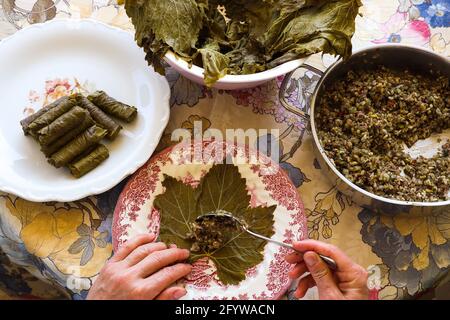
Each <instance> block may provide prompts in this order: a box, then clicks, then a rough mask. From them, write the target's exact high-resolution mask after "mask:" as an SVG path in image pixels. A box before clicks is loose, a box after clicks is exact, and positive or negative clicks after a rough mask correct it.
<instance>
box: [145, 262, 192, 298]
mask: <svg viewBox="0 0 450 320" xmlns="http://www.w3.org/2000/svg"><path fill="white" fill-rule="evenodd" d="M191 271H192V266H191V265H189V264H185V263H179V264H176V265H173V266H170V267H166V268H163V269H161V270H159V271H158V272H156V273H155V274H153V275H152V276H150V277H148V278H147V279H144V281H145V287H146V289H147V290H148V292H156V293H157V295H159V293H160V292H163V291H164V290H165V289H166V288H167V287H169V286H171V285H172V284H174V283H175V282H177V281H178V280H180V279H182V278H184V277H186V276H187V275H188V274H189V273H190V272H191ZM157 295H156V296H157Z"/></svg>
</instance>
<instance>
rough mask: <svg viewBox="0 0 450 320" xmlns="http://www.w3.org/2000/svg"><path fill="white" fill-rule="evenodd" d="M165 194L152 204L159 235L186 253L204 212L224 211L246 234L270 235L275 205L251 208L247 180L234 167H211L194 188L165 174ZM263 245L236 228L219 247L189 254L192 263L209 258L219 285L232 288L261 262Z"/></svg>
mask: <svg viewBox="0 0 450 320" xmlns="http://www.w3.org/2000/svg"><path fill="white" fill-rule="evenodd" d="M163 187H164V189H165V192H164V193H163V194H160V195H158V196H157V197H156V198H155V201H154V203H153V205H154V207H155V208H157V209H158V210H159V211H160V213H161V227H160V237H161V240H162V241H164V242H166V243H174V244H176V245H177V246H178V247H179V248H185V249H190V248H191V246H192V240H190V239H189V238H188V237H187V234H188V233H191V232H192V230H191V228H192V223H193V222H194V221H195V219H196V218H197V217H198V216H200V215H202V214H205V213H210V212H214V211H217V210H225V211H228V212H230V213H232V214H233V215H235V216H236V217H238V218H240V219H241V220H243V221H245V222H246V223H247V225H248V226H249V228H250V230H253V231H255V232H257V233H260V234H262V235H265V236H267V237H271V236H272V235H273V233H274V231H273V224H274V221H273V213H274V211H275V209H276V206H272V207H257V208H250V196H249V195H248V191H247V188H246V180H245V179H244V178H242V177H241V174H240V173H239V170H238V168H237V167H236V166H234V165H228V164H219V165H214V166H213V167H212V168H211V169H210V171H209V172H208V173H207V174H206V175H205V176H204V177H203V178H202V180H201V181H200V184H199V186H198V187H197V188H192V187H191V186H189V185H186V184H184V183H183V182H181V181H178V180H176V179H174V178H172V177H170V176H165V177H164V181H163ZM265 245H266V241H264V240H260V239H257V238H255V237H252V236H250V235H249V234H247V233H244V232H243V231H242V230H238V229H237V230H235V231H233V232H232V234H231V235H230V237H229V240H228V242H226V243H225V244H224V245H223V246H222V247H220V248H219V249H217V250H215V251H213V252H200V253H192V254H191V258H190V260H191V262H195V261H197V260H199V259H202V258H205V257H208V258H209V259H211V260H212V261H213V262H214V264H215V266H216V268H217V274H218V277H219V280H220V281H222V282H223V283H224V284H237V283H239V282H240V281H242V280H243V279H245V274H246V272H247V270H248V269H249V268H251V267H254V266H256V265H258V264H259V263H261V262H262V261H263V253H262V252H263V250H264V246H265Z"/></svg>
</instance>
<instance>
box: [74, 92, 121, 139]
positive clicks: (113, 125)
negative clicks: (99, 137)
mask: <svg viewBox="0 0 450 320" xmlns="http://www.w3.org/2000/svg"><path fill="white" fill-rule="evenodd" d="M77 100H78V104H79V105H80V107H82V108H85V109H86V110H88V111H89V113H90V114H91V116H92V118H93V119H94V120H95V122H96V123H97V124H98V125H99V126H101V127H102V128H104V129H106V130H108V135H107V138H108V139H110V140H114V139H115V138H116V137H117V136H118V134H119V133H120V130H122V126H121V125H120V124H118V123H117V122H115V121H114V120H113V119H111V118H110V117H109V116H108V115H107V114H106V113H104V112H103V111H102V110H101V109H100V108H99V107H97V106H96V105H95V104H93V103H92V102H91V101H90V100H89V99H88V98H86V97H84V96H83V95H81V94H78V95H77Z"/></svg>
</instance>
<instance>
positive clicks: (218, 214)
mask: <svg viewBox="0 0 450 320" xmlns="http://www.w3.org/2000/svg"><path fill="white" fill-rule="evenodd" d="M213 217H221V218H223V217H224V218H229V219H232V220H233V221H235V222H237V225H238V226H239V227H241V229H242V230H244V231H245V232H247V233H248V234H250V235H252V236H254V237H256V238H259V239H262V240H266V241H268V242H272V243H275V244H277V245H279V246H282V247H285V248H289V249H292V250H294V251H296V252H298V253H303V252H300V251H298V250H297V249H295V248H294V246H292V245H290V244H287V243H284V242H281V241H277V240H273V239H271V238H268V237H265V236H263V235H260V234H258V233H255V232H253V231H251V230H249V228H248V226H247V224H246V223H245V222H243V221H241V220H240V219H238V218H236V217H235V216H233V215H232V214H231V213H229V212H228V211H224V210H217V211H216V212H210V213H206V214H203V215H201V216H199V217H198V218H197V219H195V221H197V222H199V221H202V220H203V219H204V218H213ZM319 257H320V258H322V260H323V261H324V262H325V263H326V264H327V265H328V267H330V269H332V270H336V269H337V264H336V261H334V260H333V259H331V258H330V257H327V256H324V255H321V254H319Z"/></svg>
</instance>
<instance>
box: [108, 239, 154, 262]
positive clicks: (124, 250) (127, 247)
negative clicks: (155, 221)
mask: <svg viewBox="0 0 450 320" xmlns="http://www.w3.org/2000/svg"><path fill="white" fill-rule="evenodd" d="M153 240H155V235H154V234H152V233H150V234H141V235H139V236H137V237H135V238H133V239H131V240H129V241H127V242H126V243H125V244H124V245H123V246H122V247H120V248H119V250H117V252H116V253H115V254H114V256H113V257H112V258H111V261H113V262H117V261H121V260H123V259H125V258H126V257H127V256H128V255H129V254H130V253H131V252H133V251H134V250H135V249H136V248H137V247H139V246H142V245H144V244H147V243H151V242H153Z"/></svg>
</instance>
